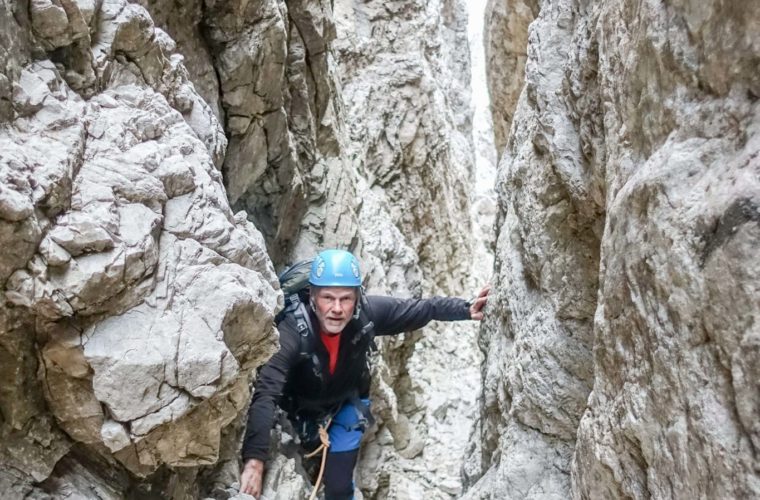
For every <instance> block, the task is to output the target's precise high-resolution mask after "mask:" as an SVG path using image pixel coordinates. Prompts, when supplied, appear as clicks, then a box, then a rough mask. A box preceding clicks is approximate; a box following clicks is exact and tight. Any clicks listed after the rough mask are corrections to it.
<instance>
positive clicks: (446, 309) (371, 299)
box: [243, 296, 470, 461]
mask: <svg viewBox="0 0 760 500" xmlns="http://www.w3.org/2000/svg"><path fill="white" fill-rule="evenodd" d="M363 304H364V309H365V314H366V315H367V317H368V319H369V320H370V321H372V323H374V326H375V328H374V333H375V335H396V334H399V333H402V332H409V331H412V330H416V329H418V328H422V327H423V326H425V325H426V324H428V323H429V322H430V321H432V320H440V321H457V320H464V319H470V310H469V304H468V303H467V302H466V301H465V300H463V299H458V298H452V297H432V298H429V299H408V300H404V299H394V298H391V297H384V296H367V297H366V300H364V301H363ZM311 323H312V325H315V327H316V332H317V334H316V335H309V336H308V339H309V342H310V343H311V344H310V346H309V347H310V349H309V352H310V353H312V354H314V355H316V357H317V358H318V360H319V361H318V363H315V362H314V360H313V358H312V357H311V356H304V349H303V348H302V344H301V339H300V335H299V333H298V331H297V329H296V320H295V318H294V316H293V315H292V314H289V315H287V316H286V317H285V319H284V320H283V321H282V322H281V323H280V324H279V325H278V329H279V331H280V350H279V351H278V352H277V353H276V354H275V355H274V356H272V357H271V358H270V359H269V361H267V362H266V364H265V365H264V366H263V368H262V369H261V372H260V374H259V378H258V380H257V381H256V390H255V391H254V393H253V400H252V401H251V406H250V408H249V409H248V424H247V427H246V432H245V438H244V439H243V460H244V461H245V460H248V459H250V458H257V459H259V460H267V459H268V458H269V457H268V455H269V432H270V430H271V429H272V426H273V424H274V413H275V404H277V403H280V404H283V405H287V406H288V407H287V408H286V410H288V411H292V410H294V409H295V408H300V409H304V408H306V409H307V410H313V411H314V412H315V413H318V411H319V410H318V409H319V408H320V407H321V408H322V409H324V410H325V411H327V410H328V409H329V408H330V407H332V406H334V405H335V404H336V403H339V402H343V401H345V400H347V399H349V398H351V397H356V396H360V397H366V396H367V394H368V393H369V384H370V379H369V370H368V369H367V351H368V350H369V345H370V340H371V339H369V338H368V336H367V335H361V333H360V327H361V325H360V323H359V321H358V320H351V321H350V322H349V324H348V325H347V326H346V328H345V330H343V332H342V333H341V339H340V348H339V350H338V360H337V363H336V367H335V373H334V374H330V371H329V370H327V369H326V368H325V369H320V367H327V366H329V360H328V353H327V349H325V347H324V345H323V344H322V342H321V340H320V339H319V334H318V330H319V328H318V322H317V318H316V316H314V314H313V313H311ZM283 396H284V397H283Z"/></svg>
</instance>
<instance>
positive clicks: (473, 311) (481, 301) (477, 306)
mask: <svg viewBox="0 0 760 500" xmlns="http://www.w3.org/2000/svg"><path fill="white" fill-rule="evenodd" d="M489 293H491V285H486V286H484V287H483V288H482V289H481V290H480V292H478V296H477V297H475V299H473V300H472V302H471V303H470V319H474V320H476V321H480V320H482V319H483V308H484V307H485V306H486V302H488V294H489Z"/></svg>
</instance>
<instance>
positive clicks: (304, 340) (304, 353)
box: [291, 294, 322, 379]
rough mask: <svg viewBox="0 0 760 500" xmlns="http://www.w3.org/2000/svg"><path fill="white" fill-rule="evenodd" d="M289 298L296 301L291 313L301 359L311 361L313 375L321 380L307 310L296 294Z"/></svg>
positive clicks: (319, 364) (311, 326)
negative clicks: (294, 322) (294, 323)
mask: <svg viewBox="0 0 760 500" xmlns="http://www.w3.org/2000/svg"><path fill="white" fill-rule="evenodd" d="M291 297H295V298H294V299H293V300H294V301H297V303H295V302H294V304H295V305H294V306H293V310H292V312H293V317H294V318H295V320H296V331H297V332H298V342H299V345H300V351H301V352H300V356H301V359H309V360H311V364H312V369H313V370H314V375H315V376H316V377H317V378H319V379H322V364H321V363H320V361H319V357H318V356H317V353H316V352H315V351H314V348H313V343H314V341H315V340H314V339H315V338H316V336H315V335H316V334H315V333H314V327H313V325H312V324H311V317H310V316H309V310H308V309H307V308H306V304H304V303H303V301H302V300H300V298H299V296H298V294H294V295H291Z"/></svg>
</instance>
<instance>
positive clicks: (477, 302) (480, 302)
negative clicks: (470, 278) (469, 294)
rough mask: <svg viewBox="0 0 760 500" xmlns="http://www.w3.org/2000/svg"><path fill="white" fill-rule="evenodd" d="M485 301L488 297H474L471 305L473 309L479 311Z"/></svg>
mask: <svg viewBox="0 0 760 500" xmlns="http://www.w3.org/2000/svg"><path fill="white" fill-rule="evenodd" d="M486 302H488V297H480V298H477V299H475V302H473V303H472V307H473V309H475V311H480V310H481V309H483V306H485V305H486Z"/></svg>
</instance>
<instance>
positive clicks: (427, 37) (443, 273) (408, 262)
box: [334, 0, 490, 499]
mask: <svg viewBox="0 0 760 500" xmlns="http://www.w3.org/2000/svg"><path fill="white" fill-rule="evenodd" d="M335 19H336V31H337V38H336V40H335V42H334V47H335V52H336V58H337V61H338V63H339V70H340V71H339V74H340V81H341V89H342V96H343V101H344V105H345V109H346V114H345V116H346V130H347V139H348V142H347V149H346V154H345V156H347V157H348V158H351V159H352V160H353V161H354V162H355V164H356V167H357V171H358V173H359V176H360V182H359V185H358V186H359V187H358V189H357V191H358V193H359V194H360V197H361V205H360V210H359V237H360V241H361V245H362V248H363V252H364V253H365V254H366V255H369V256H370V257H369V259H368V261H369V262H378V263H383V265H382V267H381V266H372V267H371V269H372V270H371V271H370V273H371V274H370V282H369V289H370V291H375V292H388V293H393V294H395V295H397V296H420V295H429V294H434V293H435V294H453V295H460V296H468V295H470V294H473V293H474V292H475V291H476V289H477V287H478V285H482V284H483V283H484V282H485V281H486V276H487V273H488V271H490V270H488V269H477V262H476V261H475V259H474V257H473V255H474V248H475V238H474V237H473V232H474V224H473V223H472V222H471V220H470V215H469V210H470V203H471V201H470V199H471V196H472V191H473V188H472V186H473V185H474V181H473V178H472V174H473V171H474V165H473V158H474V155H473V153H472V124H471V115H472V111H471V106H470V91H469V80H470V62H469V50H468V42H467V14H466V10H465V3H464V2H461V1H459V0H456V1H455V0H444V1H432V2H430V1H413V2H409V1H391V2H387V1H385V2H381V1H369V2H355V1H349V0H338V1H336V2H335ZM388 228H390V229H391V230H390V231H389V230H388ZM484 271H485V272H484ZM475 336H476V330H475V325H473V324H467V323H458V324H455V325H444V324H439V325H435V326H429V327H427V328H425V331H424V333H423V334H412V335H406V336H404V337H400V338H396V339H387V340H385V341H384V342H383V345H382V348H381V354H380V355H379V356H378V358H377V359H376V360H375V365H376V367H375V368H376V370H375V381H376V387H375V389H374V390H373V405H374V411H375V414H376V415H378V417H379V420H380V423H379V425H378V427H377V429H375V430H373V433H374V435H373V436H372V437H371V438H370V439H368V440H367V441H366V443H365V448H364V450H363V453H362V457H361V464H360V469H359V474H358V484H359V486H360V487H361V488H362V491H363V493H364V495H365V497H366V498H378V499H380V498H422V497H424V498H456V497H458V496H459V495H460V494H461V490H462V484H461V478H460V467H461V457H462V456H463V454H464V450H465V448H466V446H467V444H468V443H467V439H468V435H469V429H470V428H471V425H472V420H473V417H474V415H475V413H476V410H477V406H476V399H475V395H476V391H474V389H476V388H477V387H479V373H478V370H477V366H478V364H479V359H480V353H479V352H478V351H477V349H476V345H475ZM451 373H454V374H456V375H455V377H451V376H449V374H451Z"/></svg>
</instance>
